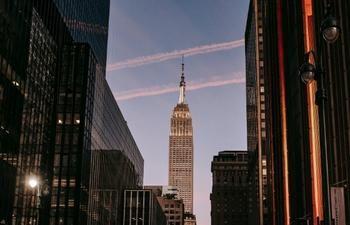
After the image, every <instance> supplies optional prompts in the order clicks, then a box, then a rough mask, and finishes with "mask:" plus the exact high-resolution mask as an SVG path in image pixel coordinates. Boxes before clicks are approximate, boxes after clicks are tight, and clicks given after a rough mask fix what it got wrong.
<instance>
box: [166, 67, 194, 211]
mask: <svg viewBox="0 0 350 225" xmlns="http://www.w3.org/2000/svg"><path fill="white" fill-rule="evenodd" d="M185 87H186V82H185V76H184V64H183V63H182V75H181V81H180V95H179V101H178V104H177V105H176V106H175V108H174V110H173V113H172V116H171V122H170V136H169V186H174V187H177V188H178V190H179V198H180V199H182V200H183V202H184V205H185V212H189V213H193V129H192V118H191V113H190V110H189V107H188V104H187V103H185Z"/></svg>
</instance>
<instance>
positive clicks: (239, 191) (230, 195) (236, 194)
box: [210, 151, 251, 225]
mask: <svg viewBox="0 0 350 225" xmlns="http://www.w3.org/2000/svg"><path fill="white" fill-rule="evenodd" d="M211 172H212V177H213V187H212V193H211V194H210V200H211V224H212V225H222V224H240V225H246V224H248V217H249V216H251V215H250V214H249V213H248V188H247V187H248V154H247V152H246V151H221V152H219V154H218V155H217V156H214V158H213V161H212V163H211Z"/></svg>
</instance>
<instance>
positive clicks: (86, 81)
mask: <svg viewBox="0 0 350 225" xmlns="http://www.w3.org/2000/svg"><path fill="white" fill-rule="evenodd" d="M82 9H84V10H82ZM108 11H109V1H107V0H106V1H100V2H98V3H96V2H95V1H53V0H49V1H46V0H45V1H43V0H31V1H24V0H23V1H22V0H18V1H7V0H1V1H0V24H1V26H0V32H1V37H0V38H1V42H0V72H1V76H0V159H1V161H0V162H1V163H5V162H6V163H8V164H9V166H10V167H11V168H12V169H14V171H15V174H16V175H14V180H13V181H15V188H13V199H12V198H11V199H9V200H6V202H7V203H6V204H8V203H9V202H11V201H13V204H12V206H11V207H8V210H9V212H11V213H10V214H8V213H6V216H8V215H11V222H9V223H11V224H15V225H27V224H28V225H29V224H31V225H35V224H43V225H48V224H50V225H53V224H55V225H58V224H64V225H70V224H74V225H79V224H87V223H88V222H89V223H90V224H96V223H92V222H91V221H94V220H92V219H91V218H92V215H93V213H92V212H96V210H98V208H99V207H100V205H101V204H102V203H101V202H98V204H97V205H96V201H94V200H93V199H92V198H90V197H89V196H92V194H91V193H93V192H92V189H91V187H93V188H94V190H95V191H96V188H103V189H106V186H104V184H103V182H104V181H105V180H106V179H107V178H106V179H103V178H104V177H103V176H106V177H108V174H107V173H103V176H101V170H102V169H100V170H96V171H93V170H91V169H90V168H91V167H94V168H96V167H98V168H102V167H103V166H102V165H98V164H96V161H93V160H92V158H91V157H95V156H94V155H93V154H92V152H91V150H92V149H94V150H96V151H97V150H101V149H117V150H118V152H119V153H118V154H113V153H115V152H116V151H117V150H111V151H110V152H109V153H110V154H111V155H112V156H113V157H114V158H113V157H112V158H111V159H116V158H117V159H118V160H117V161H114V162H115V163H116V164H117V165H115V166H117V167H112V169H116V168H118V172H119V174H123V176H124V178H123V179H119V180H118V183H117V184H113V185H114V189H118V191H119V196H118V198H117V200H118V201H117V202H115V203H119V204H120V199H121V197H120V195H121V193H120V192H121V191H122V190H120V189H121V187H124V186H126V187H128V188H136V187H138V185H140V184H142V179H143V158H142V156H141V154H140V152H139V150H138V148H137V146H136V143H135V141H134V139H133V138H132V136H131V133H130V130H129V129H128V127H127V124H126V122H125V120H124V118H123V116H122V114H121V112H120V110H119V108H118V105H117V103H116V102H115V100H114V98H113V94H112V92H111V90H110V88H109V86H108V84H107V82H106V80H105V78H104V77H105V60H106V51H107V33H108V17H109V12H108ZM79 42H84V43H79ZM95 109H96V112H95V113H94V110H95ZM96 133H98V135H96ZM93 134H94V135H93ZM116 155H118V157H117V156H116ZM121 155H122V156H121ZM94 162H95V164H94ZM98 162H101V163H103V162H104V161H103V160H100V161H98ZM106 167H108V166H107V165H106ZM105 170H107V169H105ZM99 171H100V172H99ZM1 172H2V171H1ZM94 172H96V173H97V174H98V176H100V178H101V179H102V181H99V182H102V184H100V183H99V182H97V183H96V182H94V181H95V180H94V179H95V178H96V176H97V175H96V174H94ZM29 175H35V176H36V177H37V178H38V179H39V182H40V185H39V187H38V188H36V189H31V188H29V186H28V184H27V181H28V176H29ZM116 180H117V179H116ZM11 182H12V181H11ZM113 185H109V186H108V185H107V186H108V187H111V188H112V186H113ZM123 185H124V186H123ZM7 188H8V186H6V185H5V184H4V183H3V182H2V183H0V189H1V190H5V189H6V190H7ZM10 189H12V188H10ZM102 193H103V194H101V196H102V197H101V198H103V199H104V200H107V199H108V198H114V195H110V193H109V192H108V193H107V194H105V192H102ZM10 196H11V195H10ZM1 207H2V206H1ZM6 207H7V206H6ZM110 210H114V208H113V209H110ZM107 211H108V210H107ZM119 212H120V213H121V210H119ZM101 215H107V214H101ZM111 215H112V214H111ZM113 216H114V215H113ZM113 216H111V218H112V217H113ZM120 218H121V216H120V217H119V220H120V221H119V222H118V224H121V219H120ZM6 219H7V220H8V218H6ZM113 221H115V220H114V219H113ZM109 222H110V221H107V220H103V221H99V223H98V224H101V225H102V224H111V223H109Z"/></svg>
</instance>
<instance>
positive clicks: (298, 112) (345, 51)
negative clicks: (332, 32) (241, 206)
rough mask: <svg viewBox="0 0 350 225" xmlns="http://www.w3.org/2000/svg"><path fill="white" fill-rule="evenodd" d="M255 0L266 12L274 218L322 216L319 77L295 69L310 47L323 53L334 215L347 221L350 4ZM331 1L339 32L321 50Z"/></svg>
mask: <svg viewBox="0 0 350 225" xmlns="http://www.w3.org/2000/svg"><path fill="white" fill-rule="evenodd" d="M252 2H254V1H252ZM255 2H256V1H255ZM258 2H259V4H262V5H263V8H264V11H263V13H262V14H261V16H262V25H263V26H264V29H265V31H264V32H263V33H264V34H263V39H262V44H263V50H262V54H263V55H264V60H263V68H262V69H263V70H264V74H265V76H264V77H265V80H264V84H265V87H264V91H265V93H266V95H265V102H266V106H265V107H266V115H265V116H266V129H267V130H266V145H267V149H269V154H267V158H266V159H267V166H268V168H270V170H271V173H270V174H271V175H270V176H269V177H270V178H269V179H268V182H267V184H268V190H271V192H270V193H271V195H269V196H270V199H271V205H270V208H271V210H272V211H271V212H272V213H271V215H272V216H271V224H283V225H291V224H296V223H301V224H313V225H319V224H320V223H322V220H323V210H324V209H323V193H322V170H321V168H322V161H321V154H320V152H321V146H320V131H319V120H318V107H317V105H316V101H315V100H316V99H315V93H316V89H317V88H316V84H317V83H316V81H314V82H312V83H310V84H307V85H305V84H303V83H302V82H301V81H300V77H299V76H298V69H299V67H300V65H302V64H303V62H304V60H305V53H306V52H308V51H310V50H314V51H315V52H316V55H318V56H319V55H320V54H322V55H323V57H322V58H323V61H322V64H323V67H324V72H325V73H324V74H325V78H326V82H325V85H326V89H327V95H328V99H327V102H326V131H327V136H326V138H327V145H328V153H329V157H330V162H329V170H330V174H329V175H330V176H329V179H330V189H331V190H332V194H331V200H332V205H331V207H332V210H333V215H332V217H333V219H336V217H337V220H338V221H337V222H338V224H348V223H349V215H350V212H349V189H348V181H349V175H348V174H349V173H348V171H349V151H348V149H349V141H350V138H349V129H348V128H347V127H349V115H350V111H349V107H347V105H348V100H347V99H349V92H348V90H349V82H348V81H349V79H348V72H347V71H348V70H349V68H348V67H349V61H350V59H349V41H348V40H349V37H350V35H349V26H348V25H349V20H348V18H347V16H346V15H347V14H348V13H349V4H350V3H349V2H348V1H343V0H335V1H329V2H328V1H309V0H302V1H293V2H292V1H281V0H278V1H275V2H271V1H258ZM328 3H329V4H330V6H331V7H330V10H331V11H330V12H331V13H332V14H333V15H334V16H335V17H336V18H337V19H338V20H339V24H340V27H341V29H342V31H341V35H340V38H339V40H338V41H337V42H335V43H332V44H327V43H324V49H323V51H322V52H320V49H317V43H319V42H321V41H322V42H324V40H323V39H322V37H321V35H320V33H319V30H320V26H321V21H322V19H323V18H324V17H325V12H326V11H327V10H326V6H327V4H328ZM247 25H248V24H247ZM247 27H248V26H247ZM253 58H254V57H253ZM253 58H251V59H250V60H254V59H253ZM255 60H256V57H255ZM345 149H346V150H345ZM268 174H269V172H268ZM335 198H336V199H337V201H335ZM341 202H344V204H341ZM340 209H342V210H340ZM336 211H337V216H336V215H335V214H334V212H336ZM339 218H342V219H339Z"/></svg>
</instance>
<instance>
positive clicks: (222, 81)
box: [114, 72, 245, 101]
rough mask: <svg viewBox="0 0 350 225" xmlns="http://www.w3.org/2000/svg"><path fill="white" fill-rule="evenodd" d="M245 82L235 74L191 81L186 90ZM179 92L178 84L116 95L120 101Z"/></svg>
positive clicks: (242, 77)
mask: <svg viewBox="0 0 350 225" xmlns="http://www.w3.org/2000/svg"><path fill="white" fill-rule="evenodd" d="M244 82H245V77H244V75H243V72H241V73H234V74H233V76H224V77H223V76H213V77H211V78H209V79H207V80H200V81H189V82H187V86H186V90H187V91H193V90H198V89H202V88H208V87H219V86H224V85H228V84H242V83H244ZM177 91H178V85H177V84H171V85H162V86H153V87H148V88H140V89H133V90H129V91H124V92H117V93H114V96H115V98H116V99H117V100H118V101H123V100H129V99H134V98H140V97H147V96H155V95H162V94H167V93H172V92H177Z"/></svg>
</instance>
